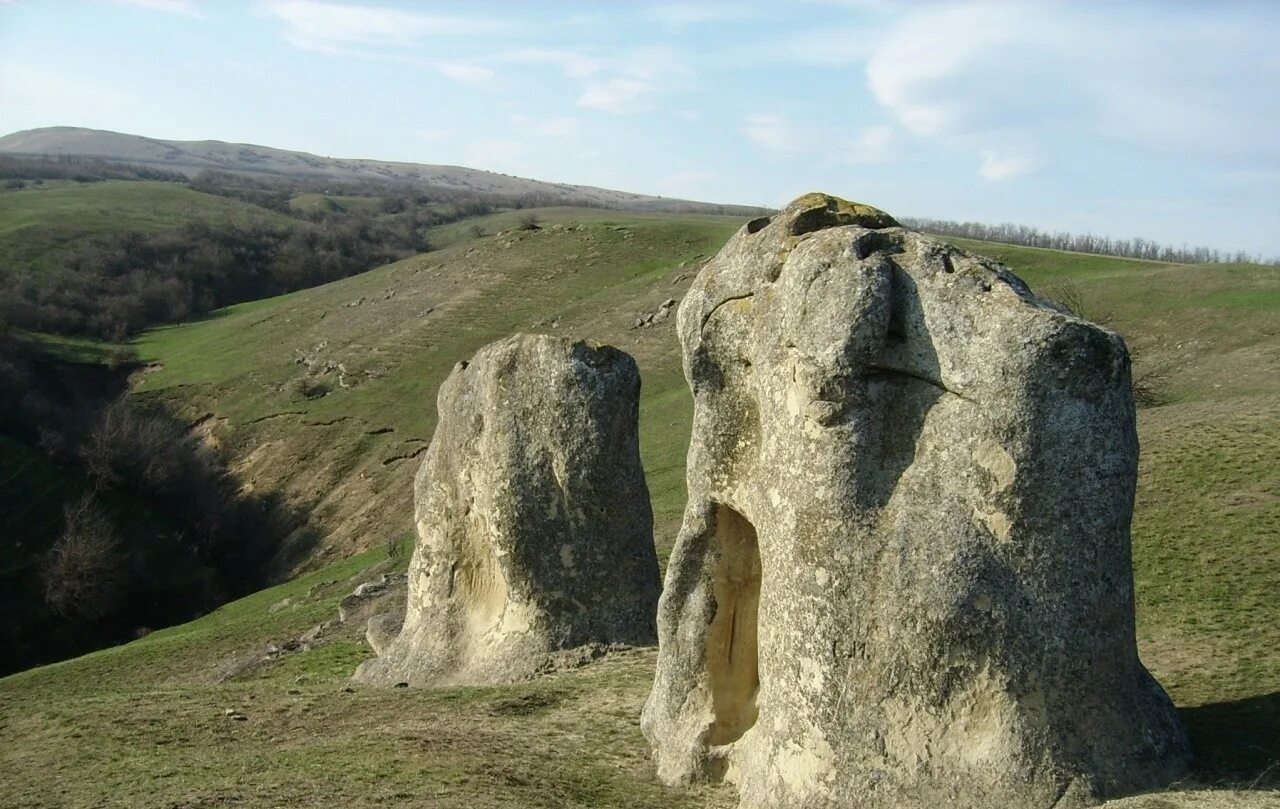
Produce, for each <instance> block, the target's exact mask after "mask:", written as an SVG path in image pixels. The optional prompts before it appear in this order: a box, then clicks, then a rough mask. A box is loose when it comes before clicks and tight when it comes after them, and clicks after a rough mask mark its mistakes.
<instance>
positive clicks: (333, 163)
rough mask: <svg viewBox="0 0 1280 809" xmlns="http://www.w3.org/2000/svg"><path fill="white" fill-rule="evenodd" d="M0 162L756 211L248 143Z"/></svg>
mask: <svg viewBox="0 0 1280 809" xmlns="http://www.w3.org/2000/svg"><path fill="white" fill-rule="evenodd" d="M0 154H6V155H14V156H19V155H29V156H40V157H58V156H66V157H82V158H95V159H99V160H107V161H112V162H119V163H128V164H132V165H143V166H152V167H156V168H163V169H167V170H170V171H178V172H182V173H184V174H188V175H196V174H199V173H200V172H202V171H230V172H237V173H242V174H253V175H259V176H262V175H267V176H272V175H274V176H281V177H292V178H308V179H323V178H329V179H332V180H334V181H342V182H352V181H364V182H376V183H384V184H388V185H398V186H405V187H417V188H437V189H451V190H457V191H467V192H472V193H480V194H492V195H497V196H504V197H518V196H529V197H534V198H536V199H537V201H538V203H539V204H542V205H555V204H573V205H592V206H599V207H604V208H618V209H623V210H633V211H668V212H688V213H717V214H729V215H742V216H749V215H752V214H754V213H757V212H758V211H759V210H760V209H758V208H755V207H750V206H743V205H719V204H715V203H707V202H695V201H692V200H682V199H669V198H666V197H655V196H646V195H644V194H632V193H629V192H626V191H613V190H610V189H607V188H595V187H592V186H587V185H570V184H567V183H551V182H544V181H542V180H530V179H525V178H523V177H512V176H510V175H507V174H499V173H497V172H492V171H481V170H479V169H470V168H465V167H462V166H440V165H430V164H423V163H397V162H391V161H385V160H363V159H347V158H334V157H320V156H319V155H313V154H308V153H307V152H291V151H287V150H285V149H273V148H270V147H267V146H257V145H254V144H247V143H224V142H223V141H218V140H200V141H179V140H158V139H156V138H147V137H143V136H141V135H127V134H123V133H120V132H108V131H105V130H99V129H84V128H81V127H74V126H51V127H44V128H41V129H28V130H24V131H22V132H14V133H13V134H10V135H5V136H4V137H0Z"/></svg>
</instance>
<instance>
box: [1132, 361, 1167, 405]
mask: <svg viewBox="0 0 1280 809" xmlns="http://www.w3.org/2000/svg"><path fill="white" fill-rule="evenodd" d="M1169 376H1170V369H1169V366H1168V365H1163V364H1162V365H1152V366H1148V367H1144V368H1141V369H1139V368H1138V367H1137V366H1136V365H1135V367H1134V369H1133V403H1134V404H1135V405H1137V406H1138V407H1139V408H1145V407H1159V406H1161V405H1166V404H1168V403H1169V401H1170V397H1169Z"/></svg>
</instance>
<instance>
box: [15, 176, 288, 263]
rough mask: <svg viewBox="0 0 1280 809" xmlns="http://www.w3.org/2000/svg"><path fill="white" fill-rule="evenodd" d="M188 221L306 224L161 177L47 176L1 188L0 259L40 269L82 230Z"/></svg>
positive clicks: (138, 228)
mask: <svg viewBox="0 0 1280 809" xmlns="http://www.w3.org/2000/svg"><path fill="white" fill-rule="evenodd" d="M190 222H204V223H208V224H210V225H214V226H220V225H238V226H248V225H253V224H260V223H266V224H272V225H278V226H282V227H295V228H296V227H307V225H306V223H302V222H299V221H297V220H295V219H291V218H289V217H287V216H283V215H281V214H278V213H274V212H272V211H268V210H266V209H264V208H260V207H258V206H256V205H251V204H249V203H246V202H241V201H239V200H235V199H229V198H226V197H218V196H214V195H211V194H204V193H201V192H199V191H192V190H191V189H189V188H187V187H186V186H184V185H179V184H177V183H163V182H132V181H123V180H111V181H105V182H97V183H73V182H50V183H45V184H44V185H41V186H37V187H33V188H28V189H24V190H21V191H6V192H4V193H0V260H3V261H4V263H5V264H6V265H7V266H8V267H10V268H14V269H22V270H24V271H29V272H37V273H38V272H42V271H44V270H47V269H49V268H51V267H55V266H57V264H58V261H59V256H60V254H61V252H62V251H63V250H64V249H66V248H69V247H74V246H75V243H76V242H77V241H79V240H81V239H83V238H85V237H93V236H103V235H107V234H113V233H121V232H129V231H135V232H138V233H146V234H153V233H159V232H164V231H166V230H175V229H177V228H179V227H181V226H182V225H185V224H188V223H190Z"/></svg>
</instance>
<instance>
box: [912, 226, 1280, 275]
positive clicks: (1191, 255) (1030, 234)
mask: <svg viewBox="0 0 1280 809" xmlns="http://www.w3.org/2000/svg"><path fill="white" fill-rule="evenodd" d="M901 221H902V224H904V225H906V226H907V227H909V228H912V229H914V230H919V231H923V232H925V233H932V234H933V235H935V236H956V237H959V238H962V239H976V240H978V241H984V242H1003V243H1005V244H1016V245H1019V246H1021V247H1043V248H1045V249H1046V250H1066V251H1069V252H1072V253H1091V254H1094V255H1099V256H1116V257H1117V258H1138V259H1145V260H1147V261H1163V262H1167V263H1169V264H1250V263H1252V264H1273V265H1274V264H1280V256H1276V257H1272V258H1267V259H1264V258H1263V257H1262V256H1261V255H1251V254H1249V253H1247V252H1245V251H1243V250H1237V251H1234V252H1230V251H1225V250H1217V249H1214V248H1212V247H1189V246H1187V245H1183V246H1182V247H1174V246H1172V245H1167V244H1160V243H1159V242H1156V241H1154V240H1151V239H1142V238H1132V239H1112V238H1110V237H1107V236H1095V235H1093V234H1092V233H1068V232H1067V231H1063V230H1058V231H1048V230H1040V229H1039V228H1034V227H1031V226H1030V225H1016V224H1013V223H1012V222H1005V223H1002V224H999V225H985V224H983V223H981V222H957V221H955V220H952V219H929V218H921V217H909V218H903V219H902V220H901Z"/></svg>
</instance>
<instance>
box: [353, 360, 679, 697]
mask: <svg viewBox="0 0 1280 809" xmlns="http://www.w3.org/2000/svg"><path fill="white" fill-rule="evenodd" d="M639 394H640V377H639V373H638V371H637V370H636V364H635V362H634V361H633V360H632V359H631V357H630V356H629V355H627V354H626V353H624V352H622V351H619V350H617V349H614V348H610V347H607V346H601V347H597V346H591V345H588V344H586V343H581V342H578V343H574V342H570V341H568V340H561V339H558V338H553V337H545V336H529V335H518V336H515V337H512V338H509V339H506V340H501V341H499V342H496V343H493V344H492V345H489V346H487V347H485V348H483V349H481V350H480V351H479V352H478V353H477V354H476V355H475V357H474V358H473V359H472V360H471V361H470V362H462V363H459V364H458V365H457V366H456V367H455V368H454V370H453V373H452V374H450V376H449V378H448V379H447V380H445V382H444V384H443V385H442V386H441V388H440V394H439V399H438V411H439V422H438V426H437V428H436V433H435V436H434V437H433V439H432V441H431V446H430V448H429V449H428V450H427V452H426V456H425V458H424V460H423V462H422V466H421V468H420V469H419V470H418V474H417V478H416V480H415V482H414V501H415V510H416V522H417V530H418V543H417V547H416V549H415V551H414V555H413V559H412V561H411V563H410V566H409V595H408V608H407V612H406V615H405V621H404V626H403V629H402V630H401V631H400V634H399V636H398V637H397V638H396V639H395V640H394V641H393V642H392V643H391V644H390V645H389V646H388V647H387V648H386V649H384V650H383V652H382V655H381V656H380V657H378V658H376V659H374V660H370V661H367V662H366V663H364V664H363V665H362V666H361V667H360V669H359V670H358V671H357V672H356V678H357V679H359V680H363V681H366V682H372V683H382V684H394V683H398V682H408V683H410V684H414V685H420V684H446V683H471V684H479V683H500V682H512V681H517V680H521V679H525V678H527V677H530V676H532V675H533V674H535V673H536V672H537V671H538V670H539V669H540V668H544V667H545V666H546V665H547V661H548V658H549V656H550V655H552V653H555V652H557V651H558V650H565V649H572V648H575V647H578V646H583V645H586V644H605V645H608V644H626V645H642V644H652V643H653V642H654V640H655V628H654V614H655V612H656V608H657V607H656V605H657V598H658V591H659V582H658V566H657V560H656V557H655V554H654V547H653V514H652V511H651V508H650V505H649V493H648V490H647V488H646V486H645V482H644V474H643V471H642V470H641V467H640V454H639V445H638V441H637V419H638V408H639Z"/></svg>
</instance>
